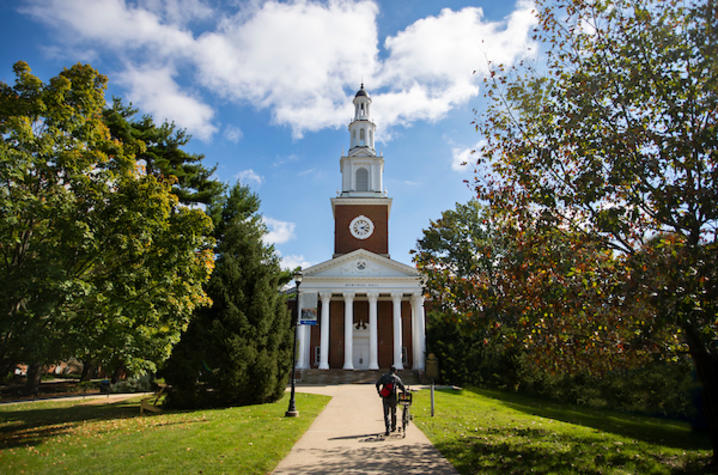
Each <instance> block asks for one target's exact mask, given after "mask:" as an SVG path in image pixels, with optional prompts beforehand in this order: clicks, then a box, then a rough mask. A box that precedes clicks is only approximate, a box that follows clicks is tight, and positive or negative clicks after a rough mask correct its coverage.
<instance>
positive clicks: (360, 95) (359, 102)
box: [349, 83, 376, 155]
mask: <svg viewBox="0 0 718 475" xmlns="http://www.w3.org/2000/svg"><path fill="white" fill-rule="evenodd" d="M370 107H371V98H370V97H369V95H368V94H367V93H366V91H365V90H364V83H362V85H361V88H360V89H359V91H358V92H357V93H356V95H355V96H354V120H353V121H352V122H351V123H350V124H349V136H350V143H349V154H350V155H352V151H353V150H354V149H366V151H367V152H368V153H370V154H372V155H373V154H375V153H376V152H375V151H374V132H376V124H374V122H372V121H371V114H370V112H369V108H370ZM354 151H358V150H354Z"/></svg>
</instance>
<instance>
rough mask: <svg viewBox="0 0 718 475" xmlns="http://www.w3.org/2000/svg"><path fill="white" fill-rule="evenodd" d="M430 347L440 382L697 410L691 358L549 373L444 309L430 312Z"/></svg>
mask: <svg viewBox="0 0 718 475" xmlns="http://www.w3.org/2000/svg"><path fill="white" fill-rule="evenodd" d="M426 345H427V352H428V353H434V354H435V355H436V356H437V357H438V359H439V368H440V377H439V381H440V382H442V383H444V384H456V385H475V386H478V387H486V388H496V389H508V390H512V391H519V392H523V393H527V394H531V395H536V396H542V397H546V398H549V399H552V400H555V401H560V402H565V403H570V404H575V405H577V406H588V407H595V408H603V407H609V408H613V409H620V410H625V411H630V412H637V413H644V414H650V415H658V416H665V417H673V418H680V419H686V420H693V419H694V418H695V414H696V411H697V409H696V407H695V406H696V401H695V400H696V392H697V387H698V385H697V383H696V381H695V376H694V371H693V365H692V363H691V361H690V360H689V359H687V358H686V359H680V360H678V361H675V362H670V361H663V360H656V361H654V362H653V363H652V364H650V365H648V366H645V367H643V368H634V369H622V370H615V371H613V372H611V373H608V374H604V375H600V376H592V375H590V374H586V373H579V374H574V375H565V374H550V373H548V372H546V371H543V370H541V369H540V368H538V367H537V366H536V365H535V364H534V363H533V362H532V361H531V359H529V358H528V357H527V356H526V355H525V354H524V353H522V352H521V351H520V349H511V348H507V347H506V346H505V345H504V344H503V343H502V342H497V341H495V339H494V338H492V337H491V336H489V335H488V333H487V332H486V331H485V330H483V329H482V328H481V327H480V326H477V325H476V324H475V323H473V322H471V321H468V320H461V319H459V318H457V316H456V315H452V314H447V313H441V312H430V313H429V315H428V319H427V343H426Z"/></svg>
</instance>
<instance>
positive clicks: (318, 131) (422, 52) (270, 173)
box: [0, 0, 537, 267]
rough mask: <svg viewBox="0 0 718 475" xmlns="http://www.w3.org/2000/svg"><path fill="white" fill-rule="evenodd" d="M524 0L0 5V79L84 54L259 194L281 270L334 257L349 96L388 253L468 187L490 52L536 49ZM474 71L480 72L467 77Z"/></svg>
mask: <svg viewBox="0 0 718 475" xmlns="http://www.w3.org/2000/svg"><path fill="white" fill-rule="evenodd" d="M531 7H532V5H531V4H530V3H529V2H528V1H526V0H518V1H513V0H505V1H501V0H485V1H477V2H466V1H443V2H433V1H411V2H405V1H398V0H387V1H367V0H364V1H352V0H329V1H310V0H305V1H281V2H279V1H254V0H248V1H239V0H236V1H224V2H220V1H211V0H135V1H130V0H28V1H18V2H15V1H5V2H0V22H1V23H0V36H1V37H0V40H1V41H0V81H3V82H6V83H11V82H13V81H14V76H13V73H12V65H13V64H14V63H15V62H16V61H18V60H24V61H26V62H27V63H28V64H29V65H30V67H31V68H32V70H33V72H34V74H36V75H37V76H39V77H40V78H42V79H43V80H47V79H49V78H50V77H52V76H55V75H56V74H58V73H59V72H60V71H61V70H62V68H64V67H67V66H70V65H72V64H74V63H77V62H83V63H89V64H91V65H92V66H93V67H95V68H96V69H97V70H99V71H100V72H101V73H103V74H105V75H107V76H108V78H109V87H108V91H107V99H108V100H110V99H111V97H112V96H119V97H121V98H123V99H124V100H125V102H130V101H131V102H132V103H133V104H134V105H135V106H136V107H137V108H139V109H140V111H141V112H143V113H149V114H151V115H152V116H153V117H155V119H157V120H158V121H161V120H162V119H165V118H167V119H170V120H174V121H175V122H176V123H177V124H178V125H179V126H181V127H184V128H186V129H187V130H188V131H189V132H190V133H191V134H192V136H193V139H192V141H191V143H190V145H189V147H188V149H189V150H190V151H192V152H195V153H202V154H204V155H205V156H206V164H207V165H208V166H213V165H215V164H216V165H217V172H216V173H217V176H218V177H219V179H220V180H222V181H224V182H226V183H229V184H231V183H234V182H235V181H237V180H240V181H241V182H242V183H244V184H247V185H249V186H250V187H251V188H252V189H253V190H254V191H255V192H256V193H257V194H258V195H259V197H260V198H261V200H262V207H261V213H262V214H263V216H264V217H265V219H266V224H267V226H268V228H269V230H270V233H269V234H268V236H267V240H268V241H271V242H273V243H274V244H275V247H276V249H277V250H278V252H279V253H280V255H281V257H282V261H283V264H284V265H285V266H286V267H294V266H295V265H303V266H305V267H306V266H308V265H312V264H317V263H319V262H322V261H324V260H327V259H330V258H331V255H332V251H333V243H334V241H333V239H334V235H333V233H334V227H333V226H334V225H333V219H332V212H331V205H330V201H329V199H330V198H331V197H333V196H335V195H336V192H337V191H338V189H339V186H340V173H339V159H340V157H341V155H342V154H343V153H345V152H346V150H347V147H348V145H349V135H348V133H347V129H346V126H347V124H348V123H349V121H350V120H351V117H352V104H351V100H352V98H353V96H354V93H355V92H356V90H357V89H358V88H359V84H360V83H361V82H362V81H364V83H365V87H366V89H367V90H368V92H369V94H370V96H371V97H372V100H373V110H372V113H373V116H374V117H373V118H374V121H375V122H376V123H377V136H376V137H377V142H378V143H377V151H378V152H379V153H381V154H383V156H384V160H385V165H384V186H385V188H386V189H387V191H388V193H389V196H390V197H392V198H393V205H392V210H391V216H390V222H389V233H390V234H389V251H390V254H391V257H392V258H393V259H396V260H399V261H401V262H404V263H410V262H411V258H410V255H409V250H410V249H412V248H413V247H414V246H415V243H416V240H417V239H418V238H419V237H420V236H421V230H422V229H424V228H426V227H427V226H428V225H429V221H430V220H431V219H436V218H437V217H439V216H440V214H441V211H443V210H445V209H449V208H452V207H453V206H454V203H455V202H457V201H458V202H465V201H467V200H468V199H470V198H471V197H472V192H471V190H470V189H469V188H468V187H467V186H466V184H464V182H463V180H465V179H471V175H472V174H471V171H472V169H471V167H466V166H463V167H462V166H460V165H459V164H460V163H461V162H462V161H463V160H466V159H467V158H470V156H469V151H470V150H471V149H472V148H474V147H475V146H476V144H477V143H478V142H479V141H480V140H481V137H479V136H478V135H477V134H476V132H474V130H473V128H472V126H471V121H472V120H473V113H472V109H473V108H475V107H480V106H481V91H480V85H481V77H482V74H484V72H485V71H486V67H487V60H493V61H497V62H502V63H504V64H511V63H513V62H516V61H518V60H519V59H521V58H526V57H534V56H535V54H536V48H537V45H536V44H535V43H534V42H532V41H531V39H530V36H531V35H530V30H531V28H532V26H533V16H532V15H531V13H530V12H531ZM474 71H476V73H475V74H474V73H473V72H474Z"/></svg>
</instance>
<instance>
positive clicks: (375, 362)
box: [367, 293, 379, 369]
mask: <svg viewBox="0 0 718 475" xmlns="http://www.w3.org/2000/svg"><path fill="white" fill-rule="evenodd" d="M367 298H368V299H369V369H379V347H378V345H379V343H378V339H377V323H376V305H377V301H378V300H379V294H377V293H368V294H367Z"/></svg>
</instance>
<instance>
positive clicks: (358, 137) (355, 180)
mask: <svg viewBox="0 0 718 475" xmlns="http://www.w3.org/2000/svg"><path fill="white" fill-rule="evenodd" d="M353 102H354V119H353V120H352V121H351V122H350V123H349V144H350V145H349V153H348V154H347V156H345V157H342V158H341V163H340V168H341V172H342V191H341V196H345V197H347V196H350V197H383V196H386V193H385V191H384V190H383V176H382V175H383V173H384V158H383V157H378V156H377V155H376V151H375V149H374V135H375V132H376V124H374V122H372V121H371V113H370V107H371V98H370V97H369V94H367V92H366V91H365V90H364V83H362V85H361V88H360V89H359V91H357V93H356V95H355V96H354V101H353Z"/></svg>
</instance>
